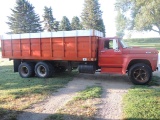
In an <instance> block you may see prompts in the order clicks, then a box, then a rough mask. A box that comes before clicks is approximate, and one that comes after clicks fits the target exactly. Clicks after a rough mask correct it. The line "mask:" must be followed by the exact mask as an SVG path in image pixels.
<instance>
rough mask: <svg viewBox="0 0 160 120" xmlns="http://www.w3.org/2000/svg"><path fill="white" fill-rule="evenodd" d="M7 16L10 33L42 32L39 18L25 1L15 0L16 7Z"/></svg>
mask: <svg viewBox="0 0 160 120" xmlns="http://www.w3.org/2000/svg"><path fill="white" fill-rule="evenodd" d="M11 11H12V14H11V15H10V16H8V20H9V21H8V22H7V24H8V25H9V28H10V30H11V31H10V33H15V34H18V33H32V32H33V33H36V32H40V31H42V28H41V24H40V19H39V16H38V15H37V14H36V13H35V11H34V7H33V6H32V4H30V3H29V2H28V1H27V0H16V6H15V7H14V9H11Z"/></svg>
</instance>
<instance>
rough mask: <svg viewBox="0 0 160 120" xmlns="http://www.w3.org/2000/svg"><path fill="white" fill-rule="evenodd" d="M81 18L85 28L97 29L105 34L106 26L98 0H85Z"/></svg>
mask: <svg viewBox="0 0 160 120" xmlns="http://www.w3.org/2000/svg"><path fill="white" fill-rule="evenodd" d="M81 18H82V25H83V28H84V29H96V30H99V31H101V32H103V33H104V35H105V26H104V23H103V19H102V11H101V10H100V4H99V2H98V0H85V3H84V9H83V11H82V14H81Z"/></svg>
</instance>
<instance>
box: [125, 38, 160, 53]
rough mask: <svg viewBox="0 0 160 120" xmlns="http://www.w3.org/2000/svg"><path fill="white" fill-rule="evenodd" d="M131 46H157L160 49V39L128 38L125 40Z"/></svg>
mask: <svg viewBox="0 0 160 120" xmlns="http://www.w3.org/2000/svg"><path fill="white" fill-rule="evenodd" d="M124 41H125V42H126V43H127V44H128V45H129V46H138V47H148V48H156V49H157V50H158V51H160V39H156V40H147V39H131V40H130V39H128V40H124Z"/></svg>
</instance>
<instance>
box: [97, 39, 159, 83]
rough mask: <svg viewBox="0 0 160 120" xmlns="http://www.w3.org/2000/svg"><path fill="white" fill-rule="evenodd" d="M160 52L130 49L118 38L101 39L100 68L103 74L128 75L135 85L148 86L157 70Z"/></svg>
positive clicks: (152, 49) (136, 48) (151, 49)
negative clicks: (159, 53)
mask: <svg viewBox="0 0 160 120" xmlns="http://www.w3.org/2000/svg"><path fill="white" fill-rule="evenodd" d="M157 57H158V51H157V50H156V49H154V48H140V47H129V46H127V45H126V44H125V42H124V41H123V40H122V39H120V38H118V37H113V38H101V39H100V40H99V48H98V66H99V67H100V68H101V72H102V73H118V74H126V73H128V75H129V78H130V80H131V81H132V82H133V83H134V84H146V83H148V82H149V81H150V80H151V77H152V72H153V71H156V69H157V62H158V58H157Z"/></svg>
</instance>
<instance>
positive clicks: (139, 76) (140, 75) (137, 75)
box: [133, 69, 148, 82]
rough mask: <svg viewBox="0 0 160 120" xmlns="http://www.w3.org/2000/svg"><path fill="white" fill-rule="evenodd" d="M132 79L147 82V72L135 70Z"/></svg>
mask: <svg viewBox="0 0 160 120" xmlns="http://www.w3.org/2000/svg"><path fill="white" fill-rule="evenodd" d="M133 77H134V79H135V80H137V81H139V82H146V81H148V77H147V72H146V71H145V70H144V69H136V70H135V71H134V73H133Z"/></svg>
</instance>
